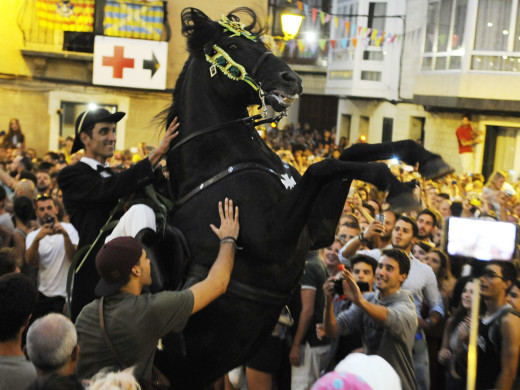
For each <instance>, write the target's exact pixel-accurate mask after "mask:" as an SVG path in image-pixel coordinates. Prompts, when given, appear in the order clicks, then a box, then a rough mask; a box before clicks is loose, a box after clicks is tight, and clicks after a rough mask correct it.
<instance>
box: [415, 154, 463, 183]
mask: <svg viewBox="0 0 520 390" xmlns="http://www.w3.org/2000/svg"><path fill="white" fill-rule="evenodd" d="M453 172H455V169H453V168H452V167H451V166H450V165H449V164H447V163H446V162H445V161H444V160H443V159H442V158H441V157H435V158H432V159H430V160H426V161H425V162H423V163H422V164H420V165H419V173H420V174H421V176H422V177H423V178H424V179H426V180H435V179H439V178H441V177H443V176H446V175H449V174H450V173H453Z"/></svg>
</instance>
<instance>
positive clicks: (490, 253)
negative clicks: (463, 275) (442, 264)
mask: <svg viewBox="0 0 520 390" xmlns="http://www.w3.org/2000/svg"><path fill="white" fill-rule="evenodd" d="M444 242H445V248H446V252H447V253H448V254H449V255H450V256H464V257H470V258H474V259H477V260H484V261H490V260H504V261H509V260H512V259H513V257H514V255H515V249H516V243H517V229H516V225H515V224H513V223H510V222H499V221H488V220H481V219H469V218H458V217H450V218H449V219H448V223H447V225H446V230H445V237H444Z"/></svg>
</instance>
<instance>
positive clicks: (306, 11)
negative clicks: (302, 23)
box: [303, 3, 309, 17]
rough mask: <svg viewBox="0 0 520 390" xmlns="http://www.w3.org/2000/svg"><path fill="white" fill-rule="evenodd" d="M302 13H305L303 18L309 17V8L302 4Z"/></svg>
mask: <svg viewBox="0 0 520 390" xmlns="http://www.w3.org/2000/svg"><path fill="white" fill-rule="evenodd" d="M303 11H304V12H305V16H306V17H309V6H308V5H307V4H305V3H303Z"/></svg>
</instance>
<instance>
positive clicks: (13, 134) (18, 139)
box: [4, 118, 25, 150]
mask: <svg viewBox="0 0 520 390" xmlns="http://www.w3.org/2000/svg"><path fill="white" fill-rule="evenodd" d="M4 146H5V147H11V148H21V149H22V150H24V149H25V136H24V135H23V133H22V128H21V127H20V121H19V120H18V119H17V118H12V119H11V120H10V121H9V131H8V132H7V135H6V136H5V140H4Z"/></svg>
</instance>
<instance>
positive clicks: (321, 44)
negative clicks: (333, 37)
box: [318, 39, 327, 51]
mask: <svg viewBox="0 0 520 390" xmlns="http://www.w3.org/2000/svg"><path fill="white" fill-rule="evenodd" d="M318 43H319V45H320V49H321V50H322V51H325V46H326V45H327V40H326V39H320V40H319V41H318Z"/></svg>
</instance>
